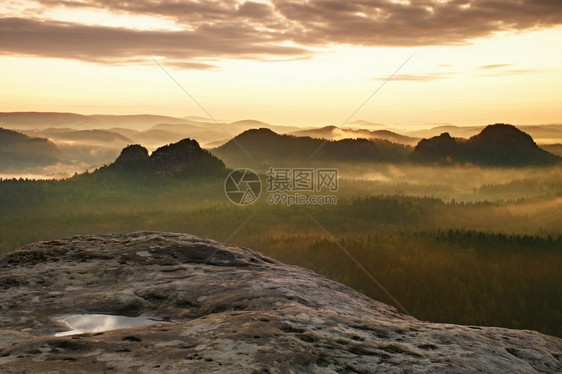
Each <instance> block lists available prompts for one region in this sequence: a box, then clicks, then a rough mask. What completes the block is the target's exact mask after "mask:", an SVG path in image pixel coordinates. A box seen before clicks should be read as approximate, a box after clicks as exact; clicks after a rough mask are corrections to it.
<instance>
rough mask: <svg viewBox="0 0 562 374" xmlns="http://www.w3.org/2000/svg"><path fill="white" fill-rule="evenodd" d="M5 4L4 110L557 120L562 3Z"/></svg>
mask: <svg viewBox="0 0 562 374" xmlns="http://www.w3.org/2000/svg"><path fill="white" fill-rule="evenodd" d="M2 3H3V4H2V7H1V8H0V71H1V77H2V78H1V80H0V111H4V112H10V111H55V112H75V113H82V114H139V113H151V114H163V115H171V116H178V117H183V116H189V115H196V116H206V113H205V112H204V111H203V110H202V109H201V107H200V106H199V105H198V104H197V103H199V104H200V105H201V106H202V107H204V108H205V109H206V110H207V112H208V113H210V114H211V115H212V116H213V117H215V118H217V119H219V120H241V119H250V118H251V119H258V120H262V121H265V122H268V123H272V124H279V125H303V126H307V125H336V126H341V125H344V124H347V123H348V122H353V121H355V120H359V119H363V120H367V121H370V122H375V123H383V124H392V125H394V126H400V125H403V126H408V125H416V124H438V123H439V124H441V123H451V124H456V125H485V124H489V123H496V122H504V123H512V124H515V125H528V124H545V123H562V48H561V47H562V1H560V0H501V1H500V0H410V1H407V0H395V1H392V0H347V1H338V0H260V1H256V0H254V1H245V0H226V1H215V0H198V1H196V0H163V1H153V0H135V1H120V0H60V1H59V0H36V1H21V0H3V1H2ZM389 78H390V79H389ZM179 85H181V87H179ZM184 90H185V91H184ZM186 92H187V93H186ZM188 94H189V95H191V96H192V97H193V98H194V99H195V100H196V101H197V102H195V100H193V99H192V98H191V97H190V96H189V95H188Z"/></svg>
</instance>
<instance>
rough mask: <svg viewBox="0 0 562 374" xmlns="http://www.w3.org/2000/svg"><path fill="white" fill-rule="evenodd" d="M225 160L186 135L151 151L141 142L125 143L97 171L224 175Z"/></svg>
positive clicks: (104, 173) (107, 172) (101, 173)
mask: <svg viewBox="0 0 562 374" xmlns="http://www.w3.org/2000/svg"><path fill="white" fill-rule="evenodd" d="M225 172H226V168H225V166H224V163H223V162H222V161H221V160H219V159H218V158H216V157H215V156H213V155H212V154H210V153H209V151H207V150H204V149H202V148H201V147H200V146H199V143H197V141H195V140H193V139H183V140H180V141H179V142H177V143H173V144H168V145H165V146H163V147H160V148H158V149H156V150H155V151H154V152H152V154H151V155H149V154H148V150H147V149H146V148H144V147H143V146H141V145H139V144H133V145H129V146H127V147H125V148H124V149H123V150H122V151H121V154H120V155H119V157H117V159H116V160H115V162H113V163H112V164H110V165H108V166H105V167H102V168H100V169H98V170H97V171H96V172H95V174H97V175H117V176H119V175H121V174H130V173H142V174H156V175H169V176H192V175H222V174H224V173H225Z"/></svg>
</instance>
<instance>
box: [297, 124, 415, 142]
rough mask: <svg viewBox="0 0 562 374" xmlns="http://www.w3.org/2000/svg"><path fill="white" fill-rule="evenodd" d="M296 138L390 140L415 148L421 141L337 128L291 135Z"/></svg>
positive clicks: (361, 130) (303, 131)
mask: <svg viewBox="0 0 562 374" xmlns="http://www.w3.org/2000/svg"><path fill="white" fill-rule="evenodd" d="M289 134H290V135H295V136H310V137H312V138H321V139H327V140H342V139H360V138H364V139H371V140H373V139H379V140H388V141H389V142H392V143H399V144H404V145H411V146H414V145H416V144H417V143H418V141H419V140H420V139H419V138H414V137H410V136H405V135H400V134H398V133H395V132H392V131H390V130H364V129H359V130H358V129H348V128H344V129H342V128H339V127H336V126H325V127H321V128H318V129H306V130H298V131H294V132H291V133H289Z"/></svg>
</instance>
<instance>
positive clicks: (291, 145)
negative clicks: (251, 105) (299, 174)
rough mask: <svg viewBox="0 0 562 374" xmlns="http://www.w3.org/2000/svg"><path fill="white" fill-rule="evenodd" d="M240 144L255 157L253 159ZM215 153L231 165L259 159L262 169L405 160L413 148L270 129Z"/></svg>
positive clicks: (245, 135) (251, 132) (241, 137)
mask: <svg viewBox="0 0 562 374" xmlns="http://www.w3.org/2000/svg"><path fill="white" fill-rule="evenodd" d="M240 145H241V146H242V147H243V148H244V149H245V150H246V151H247V152H248V153H249V154H250V155H251V156H252V158H253V159H254V160H252V159H250V158H249V157H248V156H247V155H246V153H245V152H244V151H242V150H241V149H240ZM212 152H213V153H214V154H215V155H217V156H218V157H219V158H221V159H222V160H224V161H225V162H226V164H227V165H229V166H232V165H240V166H242V165H243V164H244V163H246V165H247V164H248V163H249V162H250V163H251V162H252V161H255V160H259V163H260V164H261V165H262V166H267V165H280V164H283V163H286V162H306V161H308V159H309V158H310V157H311V156H312V155H313V153H315V152H317V153H315V156H314V157H313V159H312V161H321V162H322V161H330V162H357V161H390V162H397V161H404V160H406V159H407V157H408V154H409V148H408V147H406V146H403V145H400V144H394V143H391V142H388V141H385V140H367V139H344V140H338V141H326V140H323V139H315V138H311V137H308V136H302V137H299V136H294V135H280V134H277V133H275V132H273V131H272V130H269V129H264V128H262V129H253V130H247V131H245V132H243V133H242V134H240V135H238V136H236V137H235V138H234V139H232V140H230V141H229V142H227V143H226V144H224V145H222V146H220V147H218V148H215V149H214V150H212Z"/></svg>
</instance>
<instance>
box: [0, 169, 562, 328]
mask: <svg viewBox="0 0 562 374" xmlns="http://www.w3.org/2000/svg"><path fill="white" fill-rule="evenodd" d="M395 168H396V166H392V165H389V164H371V165H362V166H361V167H360V169H361V170H363V173H364V174H363V177H362V178H360V177H357V176H356V177H352V176H351V175H352V174H353V171H352V170H348V171H347V173H348V174H349V175H350V176H349V177H345V178H342V179H341V180H340V185H339V190H338V191H337V192H335V194H336V195H337V197H338V203H337V204H335V205H306V206H304V205H303V206H282V205H268V204H267V202H266V199H265V198H264V196H262V197H261V198H260V199H258V201H257V202H256V203H254V204H252V205H248V206H236V205H234V204H231V203H230V202H229V201H228V200H227V198H226V197H225V194H224V189H223V188H224V177H223V176H222V175H215V176H198V177H186V176H181V177H166V176H162V177H158V178H154V176H153V175H148V174H147V175H144V174H142V173H141V174H134V175H127V176H126V177H124V178H119V177H118V176H117V177H116V176H115V175H112V174H107V173H106V174H97V173H94V174H91V173H86V174H83V175H78V176H75V177H73V178H70V179H66V180H23V179H18V180H16V179H9V180H1V181H0V255H1V254H5V253H8V252H9V251H12V250H14V249H16V248H18V247H21V246H23V245H25V244H27V243H30V242H33V241H37V240H51V239H57V238H61V237H65V236H71V235H77V234H98V233H106V232H129V231H136V230H162V231H175V232H186V233H191V234H194V235H199V236H203V237H209V238H212V239H215V240H218V241H227V242H229V243H231V244H235V245H240V246H245V247H248V248H252V249H254V250H257V251H261V252H263V253H265V254H267V255H270V256H272V257H274V258H276V259H278V260H281V261H284V262H288V263H291V264H296V265H300V266H304V267H307V268H309V269H312V270H314V271H316V272H318V273H320V274H323V275H326V276H328V277H329V278H331V279H334V280H337V281H340V282H343V283H345V284H347V285H349V286H351V287H353V288H355V289H357V290H359V291H361V292H363V293H365V294H366V295H368V296H370V297H373V298H375V299H377V300H380V301H383V302H386V303H389V304H391V305H394V306H395V307H398V308H402V307H403V308H404V310H403V311H407V312H408V313H410V314H412V315H413V316H415V317H417V318H419V319H422V320H429V321H434V322H450V323H461V324H469V325H487V326H504V327H513V328H521V329H533V330H538V331H540V332H544V333H547V334H551V335H556V336H562V327H561V326H562V313H561V311H562V290H561V289H560V287H559V285H560V284H561V283H562V274H561V272H560V269H561V268H562V236H561V235H562V227H561V226H560V222H562V209H560V208H561V207H562V187H561V186H562V184H561V183H560V181H561V173H560V171H561V170H560V167H559V166H552V167H541V168H512V169H507V168H504V169H501V168H475V167H472V168H470V167H466V168H457V167H446V166H439V167H433V168H429V167H421V166H419V167H415V166H407V167H406V166H404V167H400V173H398V172H397V171H396V170H395ZM393 170H394V171H393ZM369 171H370V173H371V174H369ZM225 173H226V171H225ZM344 174H345V173H344ZM369 175H371V176H369ZM373 175H374V177H373ZM392 175H394V177H392ZM381 176H384V178H382V177H381ZM265 178H266V177H265V175H261V179H262V181H264V180H265ZM263 193H264V194H265V191H264V192H263ZM344 250H345V251H344ZM346 252H347V253H348V254H350V255H351V256H352V257H353V258H355V259H356V261H358V262H359V263H360V264H362V266H363V267H364V269H365V270H366V272H363V271H361V270H360V269H359V268H358V267H357V264H356V263H355V262H354V261H353V260H352V258H350V257H349V256H348V254H346ZM369 274H370V276H372V277H374V278H375V279H376V280H377V281H378V282H380V284H381V285H383V286H384V287H385V289H386V290H387V291H388V292H389V293H390V294H391V295H392V296H393V297H394V298H395V299H396V300H398V301H399V302H400V304H401V307H400V306H398V305H396V304H395V302H394V301H393V300H392V299H390V298H389V297H388V296H387V294H386V293H385V292H384V291H383V290H382V289H381V288H380V287H379V286H378V285H377V284H376V283H375V282H373V281H372V280H371V279H370V277H369Z"/></svg>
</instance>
